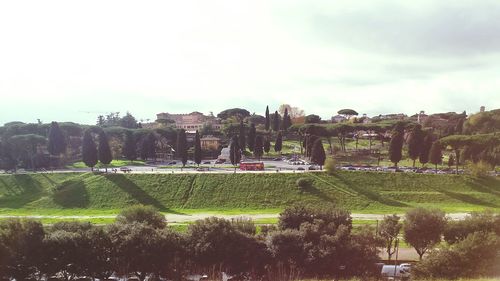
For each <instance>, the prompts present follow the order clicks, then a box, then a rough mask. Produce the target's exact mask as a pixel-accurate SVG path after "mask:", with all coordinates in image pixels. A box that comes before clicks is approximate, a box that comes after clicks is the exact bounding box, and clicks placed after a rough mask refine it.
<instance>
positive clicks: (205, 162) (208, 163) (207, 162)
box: [203, 161, 212, 165]
mask: <svg viewBox="0 0 500 281" xmlns="http://www.w3.org/2000/svg"><path fill="white" fill-rule="evenodd" d="M203 164H207V165H210V164H212V162H210V161H203Z"/></svg>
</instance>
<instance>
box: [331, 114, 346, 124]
mask: <svg viewBox="0 0 500 281" xmlns="http://www.w3.org/2000/svg"><path fill="white" fill-rule="evenodd" d="M346 120H347V118H345V116H343V115H335V116H333V117H332V123H341V122H344V121H346Z"/></svg>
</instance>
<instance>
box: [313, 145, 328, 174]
mask: <svg viewBox="0 0 500 281" xmlns="http://www.w3.org/2000/svg"><path fill="white" fill-rule="evenodd" d="M325 160H326V153H325V148H324V147H323V142H322V141H321V139H320V138H317V139H316V140H315V141H314V145H313V147H312V152H311V162H313V163H315V164H316V165H319V166H320V169H321V167H322V166H323V165H325Z"/></svg>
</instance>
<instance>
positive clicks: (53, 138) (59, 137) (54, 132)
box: [47, 122, 67, 156]
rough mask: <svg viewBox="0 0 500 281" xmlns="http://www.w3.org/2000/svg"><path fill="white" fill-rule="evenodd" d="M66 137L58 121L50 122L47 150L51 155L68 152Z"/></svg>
mask: <svg viewBox="0 0 500 281" xmlns="http://www.w3.org/2000/svg"><path fill="white" fill-rule="evenodd" d="M66 146H67V145H66V138H65V137H64V134H63V132H62V130H61V128H60V127H59V124H58V123H57V122H52V123H50V129H49V140H48V143H47V150H48V151H49V153H50V154H51V155H57V156H59V155H60V154H63V153H64V152H66Z"/></svg>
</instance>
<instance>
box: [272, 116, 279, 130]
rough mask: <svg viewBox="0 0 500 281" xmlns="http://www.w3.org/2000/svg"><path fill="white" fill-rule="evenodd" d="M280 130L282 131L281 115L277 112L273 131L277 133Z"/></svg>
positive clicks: (274, 117)
mask: <svg viewBox="0 0 500 281" xmlns="http://www.w3.org/2000/svg"><path fill="white" fill-rule="evenodd" d="M279 130H280V115H279V114H278V111H275V112H274V115H273V131H275V132H277V131H279Z"/></svg>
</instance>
